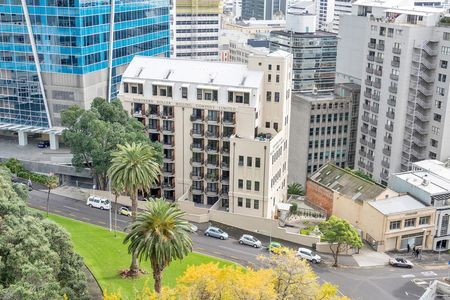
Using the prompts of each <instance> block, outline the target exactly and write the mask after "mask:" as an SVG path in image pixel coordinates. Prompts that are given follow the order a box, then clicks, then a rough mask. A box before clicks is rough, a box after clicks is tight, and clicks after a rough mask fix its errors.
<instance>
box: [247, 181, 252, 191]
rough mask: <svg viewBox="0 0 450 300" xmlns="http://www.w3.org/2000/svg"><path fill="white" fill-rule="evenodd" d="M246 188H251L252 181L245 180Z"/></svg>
mask: <svg viewBox="0 0 450 300" xmlns="http://www.w3.org/2000/svg"><path fill="white" fill-rule="evenodd" d="M246 188H247V190H249V191H250V190H251V189H252V181H251V180H247V182H246Z"/></svg>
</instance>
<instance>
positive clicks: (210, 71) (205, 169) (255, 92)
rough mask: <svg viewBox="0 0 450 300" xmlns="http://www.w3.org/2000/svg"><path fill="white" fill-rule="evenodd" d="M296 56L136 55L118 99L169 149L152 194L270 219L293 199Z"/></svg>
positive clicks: (124, 79) (149, 132)
mask: <svg viewBox="0 0 450 300" xmlns="http://www.w3.org/2000/svg"><path fill="white" fill-rule="evenodd" d="M291 76H292V56H291V55H290V54H289V53H286V52H283V51H277V52H274V53H271V54H268V55H265V56H250V57H249V60H248V65H244V64H232V63H221V62H199V61H192V60H179V59H177V60H169V59H162V58H151V57H135V58H134V59H133V61H132V62H131V64H130V66H129V67H128V68H127V70H126V71H125V74H124V76H123V79H122V82H123V83H122V88H121V93H120V95H119V97H120V99H121V100H122V101H123V103H124V107H125V108H126V109H127V110H129V111H130V113H131V114H132V115H133V116H135V117H136V118H137V119H138V120H140V121H141V122H142V123H143V124H144V125H145V126H146V129H147V131H148V134H149V137H150V139H151V140H153V141H159V142H160V143H162V145H163V148H164V164H163V167H162V168H163V170H162V171H163V174H162V177H161V179H160V186H155V187H152V189H151V190H150V194H151V195H152V196H164V197H166V198H167V199H171V200H176V199H178V198H181V197H182V196H183V199H186V198H187V199H189V200H190V201H193V202H195V203H200V204H204V205H214V204H216V203H217V202H218V201H220V202H219V203H218V206H219V207H224V208H227V209H228V210H229V211H230V212H232V213H240V214H247V215H254V216H260V217H268V218H270V217H272V216H273V214H274V213H275V207H276V205H277V203H279V202H281V201H283V200H284V199H286V197H287V161H288V138H289V122H290V102H291V101H290V93H291V87H290V85H291Z"/></svg>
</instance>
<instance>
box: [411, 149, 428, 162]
mask: <svg viewBox="0 0 450 300" xmlns="http://www.w3.org/2000/svg"><path fill="white" fill-rule="evenodd" d="M424 150H425V149H422V148H418V147H414V146H412V147H411V155H413V156H414V157H416V159H417V160H416V161H418V160H423V159H425V158H426V153H425V151H424Z"/></svg>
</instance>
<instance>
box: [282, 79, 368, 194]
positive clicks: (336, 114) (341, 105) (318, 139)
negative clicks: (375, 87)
mask: <svg viewBox="0 0 450 300" xmlns="http://www.w3.org/2000/svg"><path fill="white" fill-rule="evenodd" d="M359 93H360V86H359V85H357V84H353V83H346V84H339V85H337V86H336V91H335V93H330V94H325V95H323V94H322V95H321V94H312V93H293V94H292V108H291V112H292V113H291V114H292V118H293V120H295V122H294V123H291V133H290V136H291V137H292V138H291V142H290V147H291V148H290V149H291V153H290V155H289V168H290V170H291V171H290V172H289V178H288V179H289V182H298V183H300V184H303V185H304V184H305V182H306V178H307V177H308V176H310V175H312V174H313V173H314V172H316V171H317V170H318V169H320V168H321V167H322V166H323V165H325V164H326V163H327V162H333V163H334V164H336V165H337V166H340V167H342V168H346V167H349V168H353V162H354V159H355V146H356V145H355V144H356V130H357V119H358V105H359Z"/></svg>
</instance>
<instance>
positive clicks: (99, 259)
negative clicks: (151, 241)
mask: <svg viewBox="0 0 450 300" xmlns="http://www.w3.org/2000/svg"><path fill="white" fill-rule="evenodd" d="M49 218H50V219H52V220H53V221H55V222H56V223H58V224H59V225H61V226H62V227H64V228H65V229H66V230H67V231H68V232H69V233H70V235H71V237H72V241H73V244H74V247H75V250H76V252H77V253H78V254H80V255H81V256H82V257H83V258H84V262H85V263H86V265H87V266H88V267H89V269H90V270H91V271H92V273H93V274H94V276H95V277H96V278H97V280H98V282H99V283H100V285H101V287H102V288H103V290H105V289H106V290H108V291H109V292H112V291H117V290H119V291H120V293H121V295H122V296H123V297H124V298H125V299H130V300H131V299H134V295H135V293H136V291H142V287H143V285H144V284H147V285H149V286H151V287H153V278H152V275H151V268H150V263H149V262H146V261H143V262H142V263H141V268H143V269H144V270H146V271H147V272H148V274H146V275H143V276H141V277H139V278H138V279H122V278H121V277H120V276H119V275H118V274H119V270H122V269H126V268H128V267H129V265H130V261H131V257H130V255H129V254H128V252H127V246H126V245H124V244H122V240H123V238H124V236H125V234H123V233H117V237H116V238H115V237H114V233H112V232H109V231H108V230H107V229H104V228H102V227H99V226H95V225H91V224H87V223H84V222H79V221H75V220H72V219H68V218H65V217H60V216H55V215H51V216H50V217H49ZM208 262H219V263H220V264H221V265H226V264H233V263H232V262H229V261H226V260H221V259H217V258H213V257H209V256H206V255H202V254H198V253H191V254H190V255H189V256H187V257H186V258H185V259H183V261H181V262H180V261H175V262H172V263H171V264H170V266H169V267H168V268H167V269H166V270H165V272H164V280H163V285H168V286H174V285H175V282H176V278H177V277H178V276H180V275H181V274H183V272H184V271H185V270H186V268H187V267H188V266H189V265H197V264H202V263H208Z"/></svg>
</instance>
